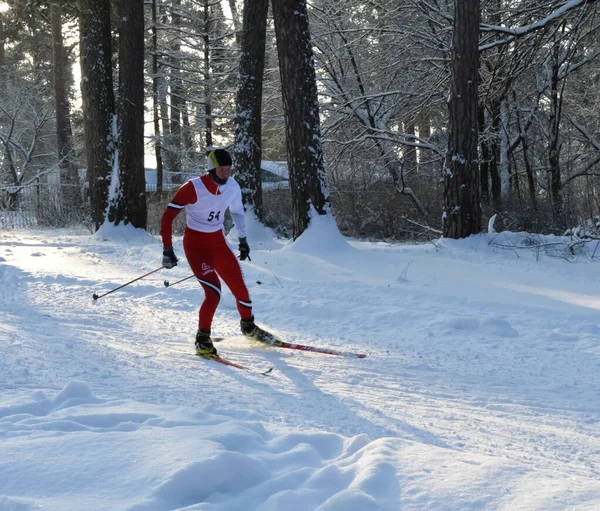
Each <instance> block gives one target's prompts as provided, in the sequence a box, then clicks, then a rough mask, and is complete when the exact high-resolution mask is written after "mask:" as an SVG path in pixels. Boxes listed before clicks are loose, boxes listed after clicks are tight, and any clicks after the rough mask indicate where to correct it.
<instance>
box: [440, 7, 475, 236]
mask: <svg viewBox="0 0 600 511" xmlns="http://www.w3.org/2000/svg"><path fill="white" fill-rule="evenodd" d="M479 17H480V5H479V0H463V1H460V2H455V4H454V27H453V34H452V66H451V84H450V101H449V114H450V115H449V120H450V124H449V133H448V154H447V156H446V172H445V176H444V185H445V190H444V215H443V233H444V237H447V238H455V239H457V238H464V237H467V236H469V235H471V234H476V233H479V232H480V231H481V206H480V203H479V167H478V164H479V161H478V155H477V144H478V140H477V139H478V128H477V80H478V72H479V49H478V42H479Z"/></svg>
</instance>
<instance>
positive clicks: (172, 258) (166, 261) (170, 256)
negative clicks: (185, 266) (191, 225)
mask: <svg viewBox="0 0 600 511" xmlns="http://www.w3.org/2000/svg"><path fill="white" fill-rule="evenodd" d="M162 264H163V268H167V269H171V268H173V266H177V256H176V255H175V252H173V247H164V249H163V263H162Z"/></svg>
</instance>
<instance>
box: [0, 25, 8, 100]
mask: <svg viewBox="0 0 600 511" xmlns="http://www.w3.org/2000/svg"><path fill="white" fill-rule="evenodd" d="M2 18H3V16H2V13H0V87H2V90H4V87H5V86H6V71H7V69H6V48H5V45H6V36H5V35H4V20H3V19H2Z"/></svg>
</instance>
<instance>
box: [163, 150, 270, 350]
mask: <svg viewBox="0 0 600 511" xmlns="http://www.w3.org/2000/svg"><path fill="white" fill-rule="evenodd" d="M207 168H208V173H207V174H204V175H203V176H200V177H195V178H193V179H190V180H189V181H188V182H187V183H185V184H184V185H182V186H181V188H179V190H178V191H177V193H176V194H175V196H174V197H173V199H172V200H171V202H170V203H169V205H168V206H167V208H166V209H165V212H164V213H163V216H162V219H161V228H160V234H161V237H162V242H163V263H162V264H163V267H165V268H173V267H174V266H177V257H176V256H175V252H173V239H172V224H173V220H174V219H175V217H176V216H177V215H178V214H179V213H180V212H181V210H182V209H184V208H185V217H186V228H185V231H184V234H183V250H184V251H185V256H186V258H187V260H188V263H189V265H190V267H191V269H192V272H193V273H194V275H195V277H196V278H197V279H198V282H200V284H201V286H202V288H203V289H204V301H203V302H202V305H201V307H200V311H199V313H198V332H197V333H196V354H197V355H199V356H203V357H218V354H217V350H216V348H215V347H214V345H213V342H212V339H211V337H210V331H211V326H212V321H213V317H214V314H215V311H216V309H217V306H218V305H219V301H220V299H221V282H220V280H219V277H220V278H221V279H222V280H223V281H224V282H225V284H226V285H227V287H228V288H229V289H230V290H231V292H232V293H233V296H234V297H235V299H236V304H237V309H238V311H239V313H240V317H241V321H240V325H241V329H242V333H243V334H244V335H246V336H247V337H250V338H253V339H256V340H266V339H267V338H268V336H269V335H270V334H268V333H267V332H265V331H264V330H262V329H261V328H259V327H257V326H256V325H255V324H254V316H253V315H252V301H251V300H250V295H249V293H248V288H247V287H246V283H245V282H244V276H243V273H242V269H241V266H240V263H239V262H238V261H237V259H236V257H235V255H234V253H233V252H232V250H231V249H230V248H229V245H228V244H227V242H226V241H225V234H224V231H223V220H224V217H225V210H226V209H227V207H229V210H230V211H231V216H232V217H233V222H234V224H235V226H236V228H237V232H238V237H239V245H238V249H239V252H240V253H239V258H240V260H241V261H244V260H245V259H250V246H249V245H248V241H247V240H246V222H245V218H244V206H243V204H242V192H241V189H240V185H239V184H238V183H237V181H235V179H233V178H232V177H230V174H231V155H230V154H229V153H228V152H227V151H226V150H225V149H215V150H213V151H211V152H210V153H209V154H208V158H207Z"/></svg>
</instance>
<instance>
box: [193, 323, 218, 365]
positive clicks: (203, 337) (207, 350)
mask: <svg viewBox="0 0 600 511" xmlns="http://www.w3.org/2000/svg"><path fill="white" fill-rule="evenodd" d="M196 355H198V356H199V357H204V358H217V357H218V356H219V355H218V353H217V349H216V348H215V347H214V345H213V342H212V339H211V338H210V330H204V329H202V328H200V329H198V333H196Z"/></svg>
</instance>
